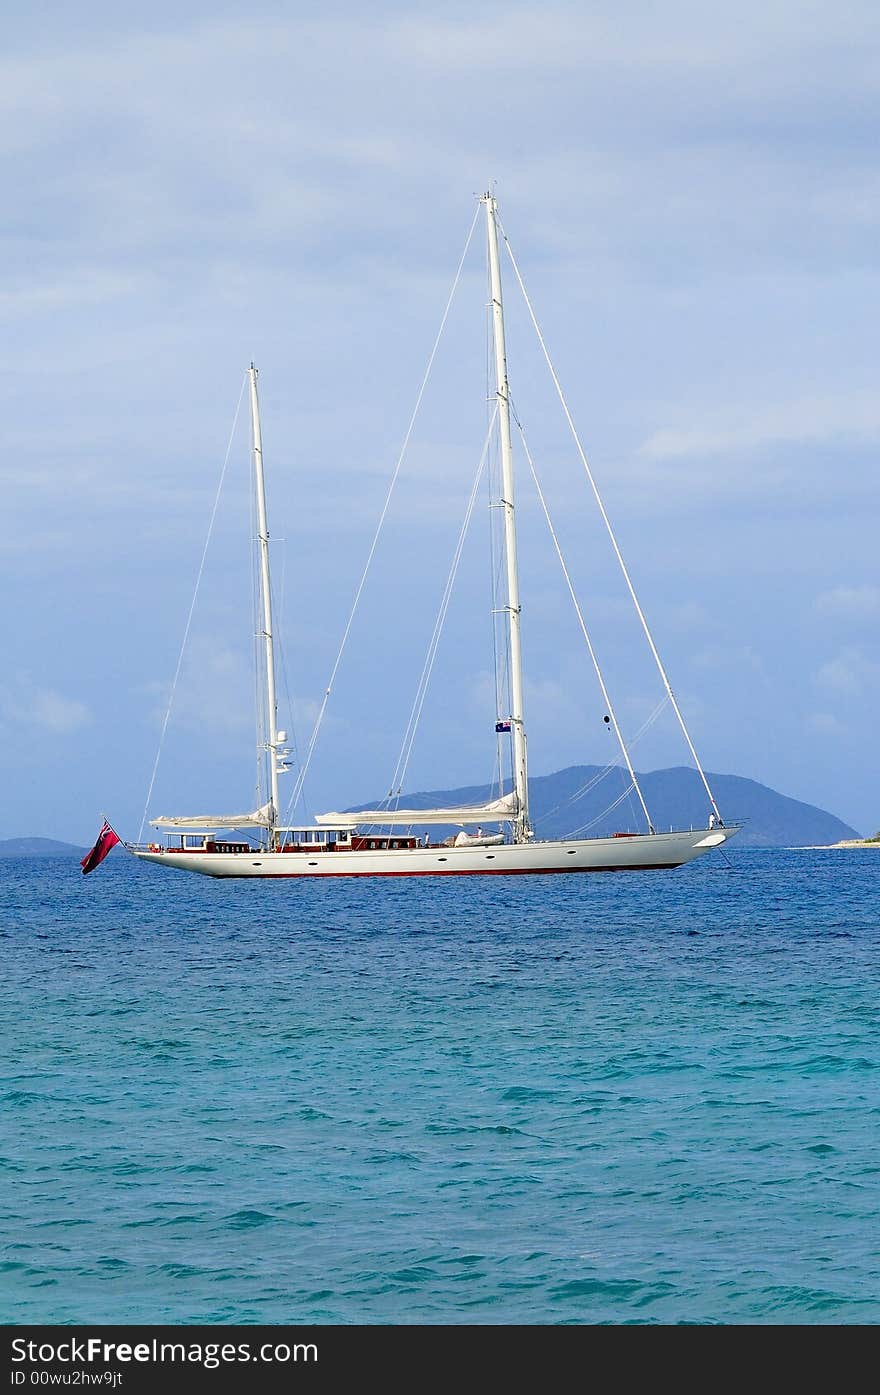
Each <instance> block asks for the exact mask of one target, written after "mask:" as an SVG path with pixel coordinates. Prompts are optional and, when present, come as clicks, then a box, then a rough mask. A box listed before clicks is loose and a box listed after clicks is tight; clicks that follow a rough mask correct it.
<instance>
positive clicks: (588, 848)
mask: <svg viewBox="0 0 880 1395" xmlns="http://www.w3.org/2000/svg"><path fill="white" fill-rule="evenodd" d="M737 831H738V828H737V827H736V826H732V827H729V828H716V829H713V830H712V831H711V832H707V831H706V830H705V829H697V830H693V829H692V830H689V831H688V832H677V833H646V834H635V835H632V836H626V837H616V838H580V839H578V838H572V839H566V840H558V841H556V840H554V841H552V842H550V841H548V842H538V841H535V842H531V843H512V844H505V845H503V846H501V847H494V848H485V847H484V848H473V847H471V848H467V847H458V848H455V847H452V848H443V847H437V848H398V849H388V850H376V851H372V850H364V851H363V852H347V851H346V852H319V853H308V852H253V851H251V852H242V853H217V852H202V851H183V852H182V851H180V850H178V849H174V848H168V849H165V850H161V851H155V850H145V849H143V848H135V847H130V848H129V851H130V852H132V853H133V854H134V856H135V857H137V858H139V859H140V860H141V861H142V862H154V863H157V864H158V865H159V866H161V867H173V868H175V869H177V870H178V871H181V872H198V873H201V874H202V875H203V876H207V877H283V878H289V877H456V876H458V877H461V876H471V877H473V876H484V877H485V876H496V877H497V876H512V875H516V874H526V875H529V874H532V875H543V874H546V873H549V872H647V871H657V870H660V869H664V868H671V867H681V866H682V865H683V864H684V863H686V862H692V861H693V859H694V858H696V857H700V856H702V854H703V853H707V852H710V851H711V850H712V849H713V848H717V847H720V846H721V845H722V844H723V843H725V842H726V841H727V839H728V838H731V837H732V836H733V835H734V834H735V833H736V832H737Z"/></svg>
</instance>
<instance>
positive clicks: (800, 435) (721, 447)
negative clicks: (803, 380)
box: [640, 393, 880, 460]
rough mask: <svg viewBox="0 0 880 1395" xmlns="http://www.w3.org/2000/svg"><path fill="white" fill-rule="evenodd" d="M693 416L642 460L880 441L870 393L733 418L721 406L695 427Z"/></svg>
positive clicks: (650, 443)
mask: <svg viewBox="0 0 880 1395" xmlns="http://www.w3.org/2000/svg"><path fill="white" fill-rule="evenodd" d="M694 415H695V413H694V409H693V405H692V404H691V405H690V406H689V407H688V409H687V425H684V424H682V425H680V426H670V427H662V428H660V429H659V430H657V431H655V432H654V433H653V434H652V435H651V436H649V437H648V439H647V440H646V441H644V442H643V444H642V445H641V447H640V454H641V455H643V456H645V457H647V458H648V459H650V460H675V459H694V458H699V457H712V456H722V455H739V454H742V453H746V452H749V451H754V450H757V449H759V448H760V447H766V446H779V445H792V444H793V445H803V444H807V443H815V442H821V441H828V440H835V439H840V438H843V439H845V440H858V441H877V440H880V402H878V401H877V399H876V396H875V395H874V394H870V393H865V394H841V395H839V396H835V397H825V398H816V397H810V398H805V399H800V400H795V401H792V402H782V403H778V404H776V405H775V406H770V407H765V408H764V409H756V408H755V407H754V406H753V405H743V406H742V407H741V408H739V409H738V410H736V411H735V412H731V410H730V408H729V407H725V406H722V407H719V408H718V410H717V413H716V414H715V418H714V420H713V421H707V420H705V418H706V408H705V407H702V408H701V409H700V415H701V416H702V417H703V421H702V423H699V422H698V423H697V424H694Z"/></svg>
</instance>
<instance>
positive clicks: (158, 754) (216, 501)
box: [137, 374, 247, 842]
mask: <svg viewBox="0 0 880 1395" xmlns="http://www.w3.org/2000/svg"><path fill="white" fill-rule="evenodd" d="M246 382H247V374H245V375H244V377H243V378H242V380H241V392H240V393H239V394H238V402H237V403H236V406H235V415H234V417H233V418H232V430H231V431H230V433H229V441H228V442H227V445H226V454H225V456H224V457H223V468H222V469H221V471H220V479H219V480H218V482H217V491H216V493H215V495H214V504H213V507H212V509H211V517H210V519H209V521H208V533H207V536H206V538H205V545H204V547H203V548H202V557H201V561H200V562H199V570H198V574H197V575H196V584H195V589H194V591H193V596H192V600H191V601H190V606H189V613H188V615H187V617H186V624H185V625H184V627H183V639H182V640H181V644H180V653H179V654H178V656H177V667H176V668H175V670H174V678H173V680H172V683H171V692H170V693H169V695H168V706H167V707H166V708H165V716H164V718H163V721H162V729H161V731H160V733H159V746H158V749H157V751H156V759H155V760H154V762H153V773H152V775H151V776H150V784H149V788H148V790H147V797H146V800H145V801H144V812H143V815H142V816H141V826H140V829H139V830H138V839H137V840H138V842H140V841H141V839H142V838H143V836H144V824H145V823H146V822H147V813H148V811H149V808H150V800H151V799H152V797H153V786H154V785H155V783H156V775H157V773H158V770H159V761H160V759H161V756H162V747H163V745H164V742H165V733H166V731H167V730H168V722H169V720H170V718H171V708H172V707H173V705H174V694H175V692H176V690H177V680H178V679H179V678H180V670H181V666H182V665H183V656H184V653H185V652H186V644H187V640H188V639H189V631H190V626H191V625H192V619H193V614H194V613H195V608H196V601H197V600H198V595H199V587H200V586H201V584H202V574H203V572H204V570H205V561H206V559H207V556H208V547H209V546H210V543H211V537H212V535H213V533H214V522H215V520H216V518H217V509H218V507H219V504H220V494H221V492H222V490H223V481H224V480H225V479H226V470H227V467H228V465H229V456H230V453H231V451H232V442H233V440H234V438H235V428H236V427H237V425H238V414H239V412H240V411H241V399H242V398H243V397H244V388H245V383H246Z"/></svg>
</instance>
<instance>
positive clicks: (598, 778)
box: [541, 693, 669, 819]
mask: <svg viewBox="0 0 880 1395" xmlns="http://www.w3.org/2000/svg"><path fill="white" fill-rule="evenodd" d="M668 701H669V699H668V697H667V696H666V694H665V693H664V694H663V696H662V698H661V699H660V701H659V702H658V703H657V706H656V707H655V708H654V711H653V712H652V713H651V715H650V717H647V718H646V719H645V721H644V722H642V725H641V726H640V727H639V729H638V731H637V732H636V734H635V736H631V737H630V738H629V741H628V742H627V743H626V744H627V746H628V747H629V749H630V751H632V750H633V749H634V748H635V747H636V746H637V745H638V743H639V742H640V741H641V739H642V737H643V736H644V735H645V733H646V732H647V731H648V730H649V729H650V728H651V727H652V726H653V725H654V723H655V722H656V720H657V718H658V717H659V716H660V713H661V712H662V711H663V709H664V707H665V706H666V704H667V702H668ZM619 768H620V767H619V766H618V764H617V760H616V759H615V760H612V761H609V763H608V764H607V765H606V766H603V767H602V769H601V770H599V771H598V772H597V774H595V775H591V776H590V778H589V780H587V782H586V783H585V784H583V785H581V787H580V788H579V789H576V790H575V791H574V793H573V794H570V795H568V796H567V798H565V799H561V800H560V801H559V803H558V804H554V806H553V808H552V809H548V810H547V811H546V813H543V814H542V815H541V818H542V819H549V818H550V817H551V815H553V814H558V813H559V811H560V809H567V808H568V806H569V804H574V802H575V800H577V799H582V798H583V797H584V795H585V794H589V793H590V791H591V790H592V789H595V787H596V785H599V784H601V783H602V781H603V780H604V779H605V778H606V777H607V776H608V775H610V774H611V771H612V770H618V769H619Z"/></svg>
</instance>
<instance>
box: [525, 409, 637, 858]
mask: <svg viewBox="0 0 880 1395" xmlns="http://www.w3.org/2000/svg"><path fill="white" fill-rule="evenodd" d="M513 418H514V421H515V422H516V424H517V426H518V427H519V434H520V439H521V440H522V443H523V450H524V451H525V455H526V460H527V461H528V462H529V469H530V470H531V472H532V479H533V480H534V482H535V488H536V489H537V491H538V498H539V500H540V502H541V508H542V509H543V511H544V517H545V519H546V520H547V527H548V528H549V529H550V536H551V538H552V539H553V546H554V547H555V549H556V556H557V557H558V558H559V565H560V566H561V568H562V574H563V576H564V577H565V584H566V586H567V587H568V593H569V595H570V596H571V600H572V604H573V605H574V608H575V611H576V612H577V618H578V623H579V624H580V627H581V633H582V634H583V637H584V639H585V640H586V643H587V648H588V650H589V651H590V658H591V659H592V661H593V668H594V669H595V670H596V677H597V678H598V680H599V687H600V688H601V689H602V697H603V698H604V699H605V708H606V711H607V713H608V716H609V717H610V718H611V725H612V726H613V727H614V735H615V736H616V737H617V743H618V745H619V746H620V750H621V754H622V755H623V759H624V760H625V761H626V768H627V770H628V771H629V778H630V780H631V781H632V784H633V787H634V788H635V791H636V793H637V795H638V797H639V803H640V804H641V806H642V812H643V813H644V815H645V822H646V823H647V825H648V832H649V833H653V832H654V825H653V823H652V822H651V815H650V814H649V813H648V806H647V804H646V803H645V797H644V795H643V794H642V790H641V786H640V785H639V782H638V779H637V778H636V772H635V771H634V770H633V764H632V761H631V760H630V756H629V751H628V750H627V748H626V742H625V741H624V739H623V732H622V731H621V730H620V726H619V725H618V721H617V715H616V713H615V711H614V707H613V705H612V702H611V698H610V696H609V693H608V689H607V687H606V686H605V679H604V677H603V676H602V670H601V668H600V667H599V660H598V658H597V657H596V651H595V649H594V648H593V643H592V640H591V639H590V634H589V631H588V629H587V626H586V622H585V621H584V615H583V611H582V610H581V607H580V604H579V602H578V598H577V595H576V594H575V589H574V586H573V584H572V580H571V576H570V575H569V571H568V567H567V566H566V565H565V558H564V557H563V555H562V548H561V547H560V545H559V539H558V538H557V536H556V529H555V528H554V527H553V520H552V519H551V517H550V510H549V509H548V507H547V500H546V499H545V498H544V491H543V490H542V488H541V485H540V482H539V480H538V472H537V470H536V469H535V462H534V461H533V460H532V455H531V451H530V450H529V447H528V443H527V441H526V433H525V432H524V431H523V428H522V422H521V421H520V419H519V417H518V416H517V415H516V412H514V413H513Z"/></svg>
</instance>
